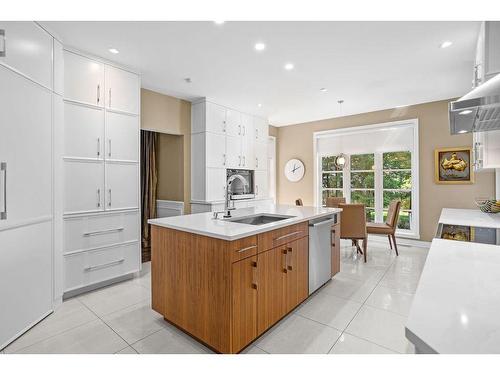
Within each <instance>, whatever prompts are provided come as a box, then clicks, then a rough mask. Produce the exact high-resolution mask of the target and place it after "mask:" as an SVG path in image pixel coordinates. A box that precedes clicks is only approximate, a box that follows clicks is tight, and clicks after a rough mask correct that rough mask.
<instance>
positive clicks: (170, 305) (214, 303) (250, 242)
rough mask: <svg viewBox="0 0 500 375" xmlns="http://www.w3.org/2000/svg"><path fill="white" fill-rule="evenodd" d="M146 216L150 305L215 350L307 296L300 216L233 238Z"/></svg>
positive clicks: (225, 349) (246, 336) (230, 348)
mask: <svg viewBox="0 0 500 375" xmlns="http://www.w3.org/2000/svg"><path fill="white" fill-rule="evenodd" d="M311 209H312V208H311ZM315 210H321V211H324V210H325V209H315ZM330 210H331V209H330ZM326 212H327V214H328V212H329V211H326ZM202 215H205V217H207V218H208V217H209V216H206V214H197V215H188V216H186V217H185V218H188V217H189V216H190V217H193V218H195V217H198V218H197V219H200V218H202V217H203V216H202ZM158 220H159V219H158ZM171 220H172V219H171ZM185 220H187V219H185ZM193 220H194V221H195V220H196V219H193ZM208 220H211V219H208ZM151 222H152V224H153V225H152V259H151V267H152V307H153V309H154V310H155V311H157V312H158V313H160V314H162V315H163V317H164V318H165V320H167V321H168V322H170V323H172V324H174V325H176V326H177V327H179V328H181V329H182V330H184V331H186V332H187V333H189V334H190V335H191V336H193V337H195V338H197V339H198V340H200V341H201V342H203V343H204V344H206V345H207V346H209V347H211V348H212V349H214V350H215V351H217V352H220V353H238V352H240V351H241V350H242V349H244V348H245V347H246V346H247V345H248V344H250V343H251V342H252V341H254V340H255V339H256V338H257V337H258V336H260V335H261V334H262V333H264V332H265V331H266V330H268V329H269V328H270V327H271V326H273V325H274V324H275V323H276V322H278V321H279V320H280V319H281V318H283V317H284V316H285V315H286V314H287V313H289V312H290V311H291V310H293V309H294V308H295V307H296V306H298V305H299V304H300V303H301V302H303V301H304V300H305V299H306V298H307V297H308V282H309V274H308V269H309V268H308V264H309V240H308V233H309V228H308V222H307V221H305V222H304V221H303V222H299V223H296V224H291V225H287V226H284V227H280V228H278V229H269V230H268V231H265V232H260V233H257V234H252V235H248V236H245V237H242V238H238V239H235V240H226V239H221V238H214V237H211V236H207V235H204V234H200V233H193V232H192V231H186V230H178V229H175V228H168V227H164V226H159V225H154V220H152V221H151ZM219 222H221V225H224V224H226V223H225V222H223V221H219ZM210 224H211V225H217V224H218V223H217V222H216V221H214V223H210ZM231 224H232V225H233V226H234V225H238V224H233V223H231ZM193 225H194V224H193ZM240 226H241V224H240ZM201 227H202V226H201ZM243 227H248V225H244V226H243ZM251 227H253V226H251ZM245 229H246V228H245ZM254 231H255V230H254ZM226 233H227V232H226ZM332 233H333V232H332ZM334 242H335V240H334ZM332 249H333V248H332ZM333 272H334V271H333V270H332V274H333Z"/></svg>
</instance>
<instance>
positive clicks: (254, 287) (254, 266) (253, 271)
mask: <svg viewBox="0 0 500 375" xmlns="http://www.w3.org/2000/svg"><path fill="white" fill-rule="evenodd" d="M251 264H252V268H253V270H252V288H253V289H258V287H259V286H258V283H257V275H256V273H257V262H252V263H251Z"/></svg>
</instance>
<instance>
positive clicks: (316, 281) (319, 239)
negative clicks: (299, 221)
mask: <svg viewBox="0 0 500 375" xmlns="http://www.w3.org/2000/svg"><path fill="white" fill-rule="evenodd" d="M336 223H337V214H332V215H330V216H326V217H322V218H319V219H315V220H311V221H309V294H311V293H313V292H314V291H315V290H317V289H318V288H320V287H321V286H322V285H323V284H324V283H326V282H327V281H328V280H330V278H331V276H332V238H331V236H332V225H334V224H336Z"/></svg>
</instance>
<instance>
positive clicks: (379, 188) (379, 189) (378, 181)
mask: <svg viewBox="0 0 500 375" xmlns="http://www.w3.org/2000/svg"><path fill="white" fill-rule="evenodd" d="M382 164H383V162H382V153H381V152H377V153H375V221H377V222H382V221H383V216H384V214H383V207H384V193H383V172H382V168H383V165H382Z"/></svg>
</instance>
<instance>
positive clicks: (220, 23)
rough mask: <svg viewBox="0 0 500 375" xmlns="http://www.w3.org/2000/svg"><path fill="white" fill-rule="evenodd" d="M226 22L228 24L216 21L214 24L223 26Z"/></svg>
mask: <svg viewBox="0 0 500 375" xmlns="http://www.w3.org/2000/svg"><path fill="white" fill-rule="evenodd" d="M224 22H226V21H214V23H215V24H216V25H222V24H223V23H224Z"/></svg>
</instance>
